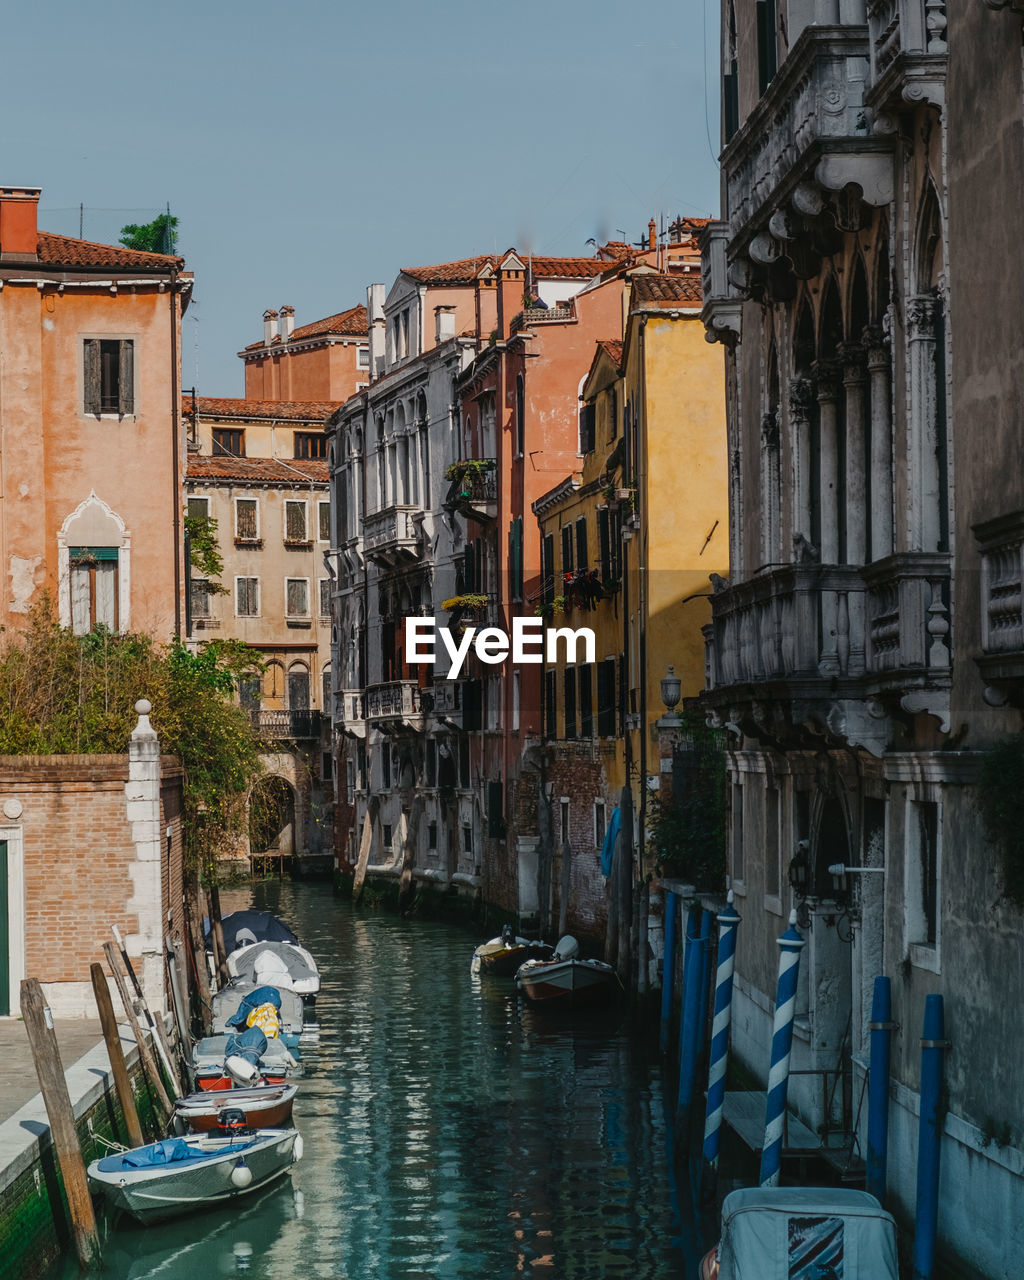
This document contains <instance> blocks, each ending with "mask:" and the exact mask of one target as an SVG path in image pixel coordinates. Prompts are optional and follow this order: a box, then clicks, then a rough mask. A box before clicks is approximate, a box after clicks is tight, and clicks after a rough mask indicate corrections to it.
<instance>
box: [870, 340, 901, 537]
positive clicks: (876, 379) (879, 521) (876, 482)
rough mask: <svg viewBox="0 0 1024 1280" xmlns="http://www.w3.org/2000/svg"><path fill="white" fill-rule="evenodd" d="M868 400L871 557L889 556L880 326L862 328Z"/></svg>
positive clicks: (887, 426) (887, 422)
mask: <svg viewBox="0 0 1024 1280" xmlns="http://www.w3.org/2000/svg"><path fill="white" fill-rule="evenodd" d="M864 346H865V347H866V349H867V361H868V380H869V383H870V392H869V395H870V401H871V435H870V442H871V443H870V468H869V475H870V479H869V484H870V488H871V499H870V500H871V546H870V549H869V556H870V559H871V560H881V559H883V558H884V557H885V556H888V555H891V554H892V552H893V550H894V547H893V527H892V523H893V522H892V493H893V486H892V398H891V396H892V392H891V387H890V378H891V364H890V356H889V348H888V346H887V344H886V341H885V335H884V334H883V332H882V330H881V329H880V328H875V327H872V328H868V329H865V330H864Z"/></svg>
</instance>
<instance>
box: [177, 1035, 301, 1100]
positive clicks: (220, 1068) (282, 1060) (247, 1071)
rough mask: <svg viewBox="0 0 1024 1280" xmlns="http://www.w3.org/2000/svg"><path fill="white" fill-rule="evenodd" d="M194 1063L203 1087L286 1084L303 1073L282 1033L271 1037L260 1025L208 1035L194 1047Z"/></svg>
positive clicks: (199, 1081)
mask: <svg viewBox="0 0 1024 1280" xmlns="http://www.w3.org/2000/svg"><path fill="white" fill-rule="evenodd" d="M192 1066H193V1069H194V1071H195V1075H196V1083H197V1084H198V1085H199V1088H200V1089H231V1088H233V1087H234V1086H236V1085H237V1086H242V1087H246V1088H249V1087H252V1086H255V1085H258V1084H283V1083H284V1081H285V1079H291V1078H292V1077H294V1076H298V1075H301V1074H302V1068H301V1067H300V1066H299V1063H298V1060H297V1059H296V1058H295V1056H294V1054H293V1053H292V1052H291V1050H290V1049H289V1048H288V1046H287V1045H286V1044H285V1043H284V1041H283V1040H281V1038H280V1037H279V1036H274V1037H272V1038H268V1037H267V1036H266V1035H264V1034H263V1032H262V1031H261V1029H260V1028H259V1027H249V1028H248V1030H247V1031H244V1032H241V1033H234V1034H230V1035H214V1036H204V1037H203V1038H202V1040H200V1041H199V1042H198V1043H197V1044H196V1046H195V1048H194V1049H193V1050H192Z"/></svg>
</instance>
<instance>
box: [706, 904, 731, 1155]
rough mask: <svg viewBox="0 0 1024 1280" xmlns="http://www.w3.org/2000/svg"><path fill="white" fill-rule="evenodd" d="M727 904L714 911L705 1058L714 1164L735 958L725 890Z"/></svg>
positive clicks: (708, 1135)
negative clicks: (711, 1011)
mask: <svg viewBox="0 0 1024 1280" xmlns="http://www.w3.org/2000/svg"><path fill="white" fill-rule="evenodd" d="M726 901H727V904H728V905H727V906H726V908H725V910H724V911H720V912H719V914H718V971H717V973H716V975H715V1017H714V1021H713V1022H712V1024H711V1053H710V1055H709V1061H708V1106H707V1112H706V1114H705V1119H704V1160H705V1162H706V1163H707V1164H709V1165H711V1167H712V1168H717V1167H718V1141H719V1138H720V1137H721V1132H722V1107H723V1106H724V1104H725V1067H726V1060H727V1059H728V1056H729V1021H730V1019H731V1017H732V974H733V968H734V965H735V961H736V926H737V925H738V924H739V923H740V916H739V914H738V913H737V911H736V908H735V907H734V906H733V904H732V902H733V893H732V890H731V889H730V890H729V897H728V898H727V900H726Z"/></svg>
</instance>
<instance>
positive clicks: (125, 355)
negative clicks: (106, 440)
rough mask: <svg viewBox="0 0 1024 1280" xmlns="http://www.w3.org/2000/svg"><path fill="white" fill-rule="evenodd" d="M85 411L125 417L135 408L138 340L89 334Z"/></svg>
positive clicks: (84, 352) (84, 349)
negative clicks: (93, 336) (90, 335)
mask: <svg viewBox="0 0 1024 1280" xmlns="http://www.w3.org/2000/svg"><path fill="white" fill-rule="evenodd" d="M83 365H84V367H83V375H84V376H83V385H84V390H85V397H84V399H85V412H86V413H92V414H95V415H96V416H97V417H99V416H100V414H103V413H109V414H115V413H116V414H118V415H119V416H121V417H124V416H125V415H126V414H130V413H134V412H135V343H134V342H133V340H132V339H131V338H86V339H85V340H84V344H83Z"/></svg>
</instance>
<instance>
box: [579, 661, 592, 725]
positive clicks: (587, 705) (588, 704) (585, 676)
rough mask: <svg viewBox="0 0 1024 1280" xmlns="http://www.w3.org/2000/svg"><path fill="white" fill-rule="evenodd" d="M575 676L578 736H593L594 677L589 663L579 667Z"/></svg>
mask: <svg viewBox="0 0 1024 1280" xmlns="http://www.w3.org/2000/svg"><path fill="white" fill-rule="evenodd" d="M576 678H577V682H578V686H579V689H578V698H577V701H578V702H579V709H580V737H581V738H592V737H593V736H594V693H593V683H594V677H593V672H592V668H591V667H590V666H589V665H587V666H582V667H579V668H578V670H577V677H576Z"/></svg>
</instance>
